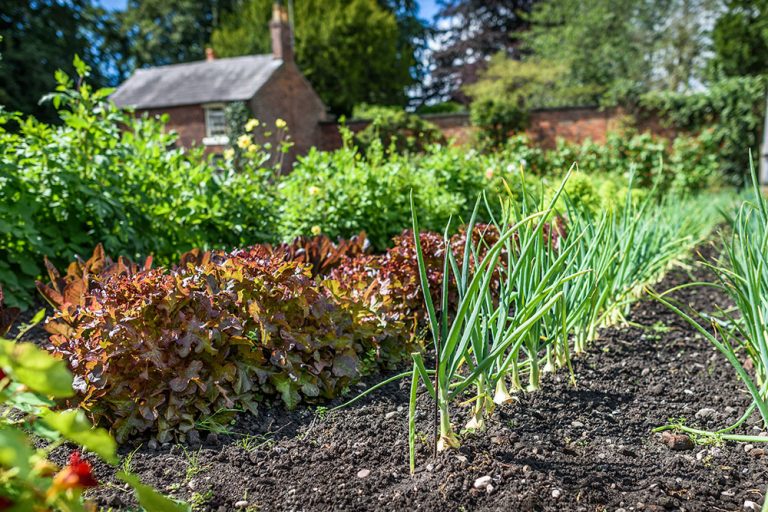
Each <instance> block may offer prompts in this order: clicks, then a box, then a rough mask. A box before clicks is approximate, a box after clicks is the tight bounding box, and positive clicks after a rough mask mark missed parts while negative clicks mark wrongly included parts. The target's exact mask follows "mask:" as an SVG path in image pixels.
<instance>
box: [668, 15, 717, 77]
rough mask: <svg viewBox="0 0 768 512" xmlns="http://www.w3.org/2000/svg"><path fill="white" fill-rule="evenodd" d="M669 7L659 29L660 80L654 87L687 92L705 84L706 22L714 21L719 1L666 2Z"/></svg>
mask: <svg viewBox="0 0 768 512" xmlns="http://www.w3.org/2000/svg"><path fill="white" fill-rule="evenodd" d="M665 1H666V2H667V3H668V5H667V6H666V9H663V8H662V10H665V11H666V13H665V14H664V15H663V16H662V17H661V23H660V24H659V25H658V27H657V31H658V33H659V38H658V41H657V43H656V49H655V52H654V53H653V63H654V66H655V68H656V75H657V76H658V79H657V80H656V81H655V83H654V84H653V87H654V88H656V89H661V90H669V91H686V90H688V89H690V88H691V87H692V86H693V85H695V84H696V83H701V82H702V81H703V80H704V75H705V72H706V68H707V64H708V58H709V55H710V52H709V51H708V50H709V48H710V46H711V30H710V29H709V28H708V26H707V20H710V19H712V18H713V17H714V13H715V10H716V9H717V8H718V4H719V0H665ZM662 7H663V6H662Z"/></svg>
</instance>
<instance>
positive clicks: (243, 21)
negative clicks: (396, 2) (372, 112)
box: [211, 0, 415, 115]
mask: <svg viewBox="0 0 768 512" xmlns="http://www.w3.org/2000/svg"><path fill="white" fill-rule="evenodd" d="M270 14H271V1H269V0H243V1H242V3H240V4H238V6H237V7H236V8H235V9H234V10H233V11H231V13H230V14H225V15H224V16H223V17H222V22H221V25H220V26H219V27H218V28H217V29H216V30H214V31H213V33H212V36H211V43H212V45H213V48H214V50H215V51H216V53H217V54H218V55H220V56H222V57H227V56H235V55H245V54H251V53H266V52H268V51H269V29H268V26H267V23H268V21H269V18H270ZM294 24H295V41H296V43H295V44H296V48H295V54H296V61H297V64H298V66H299V67H300V68H301V70H302V72H303V73H304V75H305V76H306V77H307V79H308V80H309V81H310V83H311V84H312V86H313V87H314V88H315V90H316V91H317V92H318V94H319V95H320V97H321V98H322V99H323V101H324V102H325V103H326V105H328V106H329V107H330V108H331V111H332V112H334V113H335V114H346V115H348V114H350V113H351V112H352V109H353V107H354V106H355V104H357V103H371V104H380V105H404V104H405V102H406V101H407V97H406V94H405V91H406V87H408V86H409V85H410V84H411V83H412V82H413V77H412V75H411V69H412V67H413V66H414V64H415V60H414V55H413V49H412V48H406V49H405V50H404V49H403V46H402V45H403V42H402V40H401V34H400V30H399V27H398V23H397V17H396V16H395V14H394V13H393V12H391V11H389V10H387V9H384V8H382V7H381V6H380V5H379V4H378V3H377V1H376V0H351V1H345V0H306V1H302V2H297V3H296V4H295V13H294Z"/></svg>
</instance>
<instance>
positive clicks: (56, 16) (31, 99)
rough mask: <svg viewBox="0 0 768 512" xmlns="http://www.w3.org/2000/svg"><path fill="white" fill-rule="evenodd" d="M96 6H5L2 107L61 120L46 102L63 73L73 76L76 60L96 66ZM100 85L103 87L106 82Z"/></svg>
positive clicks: (53, 2) (0, 16) (46, 1)
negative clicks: (93, 25) (59, 73)
mask: <svg viewBox="0 0 768 512" xmlns="http://www.w3.org/2000/svg"><path fill="white" fill-rule="evenodd" d="M91 9H92V6H91V3H90V0H66V1H61V0H38V1H35V2H30V1H27V0H3V5H2V8H0V37H1V38H2V41H0V54H2V59H0V105H4V106H5V107H6V108H7V109H9V110H18V111H21V112H24V113H25V114H32V115H35V116H37V117H38V118H40V119H42V120H45V121H52V120H54V119H55V115H54V114H55V113H54V112H53V109H51V108H50V106H49V105H40V104H39V101H40V98H41V97H42V96H43V95H45V94H47V93H48V92H50V91H52V90H53V88H54V87H55V86H56V81H55V80H54V78H53V74H54V72H55V71H56V70H57V69H63V70H65V71H67V72H69V73H72V72H73V68H72V56H73V55H74V54H79V55H80V57H81V58H83V60H85V61H86V62H87V63H89V64H92V63H93V60H94V57H95V56H94V54H93V52H92V50H93V48H92V46H91V44H90V40H89V22H90V10H91ZM94 79H95V80H96V81H99V79H100V77H98V76H95V77H94Z"/></svg>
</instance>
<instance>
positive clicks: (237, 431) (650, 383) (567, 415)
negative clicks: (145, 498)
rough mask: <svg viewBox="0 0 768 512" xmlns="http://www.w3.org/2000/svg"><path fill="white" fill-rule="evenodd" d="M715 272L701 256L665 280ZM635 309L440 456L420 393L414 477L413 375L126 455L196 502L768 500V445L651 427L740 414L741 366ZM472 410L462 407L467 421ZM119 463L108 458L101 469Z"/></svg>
mask: <svg viewBox="0 0 768 512" xmlns="http://www.w3.org/2000/svg"><path fill="white" fill-rule="evenodd" d="M707 252H711V250H708V251H707ZM713 278H714V277H713V275H712V274H711V273H710V272H709V271H708V270H707V269H705V268H704V267H703V266H702V265H701V264H700V263H698V264H696V265H694V266H693V267H692V269H691V270H690V271H687V270H683V269H676V270H673V271H672V272H670V273H669V274H668V275H667V277H666V278H665V279H664V281H662V282H661V283H659V284H658V285H657V286H656V289H659V290H665V289H668V288H671V287H673V286H676V285H678V284H682V283H685V282H689V281H695V280H702V279H705V280H712V279H713ZM675 295H676V298H677V299H678V300H680V301H682V302H684V303H688V304H690V305H692V306H693V307H694V308H695V309H697V310H703V311H711V310H713V308H715V307H716V306H718V305H719V306H725V305H727V302H728V299H727V298H726V296H725V295H724V294H722V293H720V292H719V291H717V290H714V289H710V288H703V289H702V288H689V289H683V290H680V291H678V292H676V294H675ZM629 320H630V322H631V325H630V326H626V327H613V328H607V329H604V330H602V331H601V333H600V337H599V339H598V340H597V341H596V342H595V343H594V345H593V346H592V347H591V348H590V349H589V350H588V352H587V353H586V354H584V355H582V356H580V357H578V358H576V359H575V360H574V365H575V368H574V370H575V374H576V378H577V380H578V382H577V386H576V387H573V386H572V385H571V383H570V380H569V376H568V373H567V372H559V373H556V374H554V375H548V376H546V377H545V385H546V388H547V390H546V392H538V393H533V394H520V395H519V397H520V402H519V403H517V404H508V405H503V406H500V407H498V408H497V409H496V412H495V413H494V415H493V416H492V419H491V420H490V421H489V422H488V430H487V431H486V432H483V433H479V434H476V435H467V436H462V446H461V448H460V450H459V451H452V450H451V451H447V452H443V453H440V454H439V455H438V457H437V458H435V459H433V458H431V443H430V442H427V441H428V439H430V438H431V435H432V434H431V432H432V417H431V413H429V412H428V411H431V406H430V405H429V404H430V403H431V400H428V397H427V396H426V394H422V395H421V396H420V406H419V411H420V412H419V415H418V416H417V432H418V434H417V439H419V440H420V441H418V442H417V450H418V453H417V466H416V474H415V476H413V477H412V476H410V475H409V468H408V444H407V437H406V432H407V429H408V426H407V414H408V400H409V390H408V388H409V383H408V382H407V380H403V381H400V382H399V383H392V384H389V385H387V386H386V387H384V388H382V389H380V390H378V391H375V392H374V393H372V394H371V395H369V396H367V397H365V398H364V399H363V400H361V401H360V402H357V403H355V404H353V405H350V406H349V407H347V408H344V409H340V410H338V411H333V412H325V409H317V408H314V407H311V408H310V407H300V408H299V409H297V410H295V411H292V412H289V411H285V410H283V409H280V408H270V409H264V412H263V413H262V414H261V415H260V416H258V417H253V416H250V415H248V416H246V415H244V416H243V417H242V418H240V420H239V421H237V422H236V423H235V424H233V425H231V433H230V434H224V433H219V434H218V435H216V434H212V435H209V436H208V438H207V439H206V440H205V443H204V444H203V446H202V447H199V450H196V449H195V447H184V448H182V447H181V446H180V445H172V444H165V445H160V446H157V445H156V444H155V443H153V442H144V443H143V444H141V445H139V446H138V448H137V449H136V447H135V445H134V446H133V447H131V446H130V445H126V446H124V447H123V452H124V453H125V454H128V453H130V452H131V450H133V449H136V451H135V453H133V454H132V455H131V458H130V466H131V468H132V470H133V471H134V472H136V473H137V474H138V475H140V476H141V478H142V480H143V481H145V482H146V483H149V484H151V485H153V486H155V488H157V489H159V490H161V491H165V492H166V493H169V494H171V495H175V496H177V497H181V498H185V499H186V500H188V501H190V502H192V503H196V504H197V508H198V509H199V510H233V509H236V508H241V509H243V510H415V509H421V510H498V509H501V508H503V509H506V510H585V511H591V510H619V509H624V510H670V509H671V510H742V509H744V510H758V509H759V507H760V505H759V504H760V503H761V502H762V501H763V492H764V490H765V485H766V482H767V481H768V469H767V468H766V467H765V460H764V459H765V452H764V451H763V449H762V448H760V447H757V448H754V447H750V445H746V446H745V445H744V444H735V443H724V444H721V445H715V444H705V445H693V444H690V445H687V446H686V443H685V442H683V443H682V445H683V446H679V447H682V448H685V449H682V450H673V449H671V448H670V447H669V446H668V445H667V443H666V441H668V439H666V438H665V437H663V436H662V434H658V433H652V429H653V428H654V427H657V426H659V425H662V424H664V423H666V422H667V421H668V419H669V418H670V417H675V418H680V417H684V418H687V424H688V425H697V426H701V427H704V428H710V429H711V428H717V427H719V426H721V425H724V424H730V423H732V422H733V421H735V420H736V419H738V416H739V415H740V414H741V413H742V411H743V410H744V409H745V408H746V407H747V406H748V405H749V397H748V396H747V395H746V394H744V393H734V392H733V390H734V389H741V385H740V383H739V382H738V381H737V379H736V377H735V376H734V373H733V372H732V371H731V369H730V368H729V367H728V366H727V365H724V364H722V356H720V355H719V354H717V353H716V352H715V351H714V350H713V348H712V347H711V346H710V345H709V344H708V343H707V342H706V341H704V340H703V339H701V338H700V337H699V336H698V335H697V333H696V331H695V330H694V329H693V328H691V327H690V326H689V325H688V324H687V323H686V322H684V321H683V320H682V319H680V318H679V317H678V316H677V315H675V314H674V313H672V312H670V311H669V310H667V309H666V308H665V307H664V306H662V305H661V304H658V303H656V302H653V301H649V300H643V301H640V302H638V303H636V304H635V305H634V306H633V308H632V311H631V316H630V319H629ZM379 380H381V379H380V378H377V379H370V380H369V381H368V382H369V383H376V382H378V381H379ZM359 389H361V388H360V387H358V388H355V389H353V390H352V392H353V393H354V392H355V391H357V390H359ZM335 403H341V401H338V400H337V402H335ZM469 413H470V407H469V406H467V407H463V408H459V409H457V410H455V411H454V414H455V415H456V418H457V420H459V421H457V423H458V424H463V421H461V420H466V419H467V418H468V417H469ZM752 420H754V421H752ZM759 423H760V421H759V417H758V415H757V413H755V414H754V415H753V418H751V420H750V421H748V422H747V423H746V424H745V425H743V426H742V427H741V428H740V429H739V432H741V433H750V434H753V435H755V434H756V433H757V431H759V430H760V428H759V427H757V426H756V427H754V428H755V430H753V427H752V425H758V424H759ZM67 453H68V452H65V451H64V450H62V451H61V455H60V456H61V458H62V459H63V458H64V457H65V456H66V454H67ZM113 472H114V470H111V469H109V468H108V466H106V465H97V466H96V474H97V476H98V477H100V479H102V480H103V481H107V482H108V481H111V479H112V476H111V473H113ZM486 477H489V478H486ZM90 496H91V497H92V498H93V499H95V500H96V501H97V502H98V503H100V504H101V505H103V506H105V507H112V509H113V510H115V509H119V510H122V509H124V508H130V507H131V506H132V505H134V504H135V503H134V502H132V497H131V494H130V493H128V491H124V490H123V489H122V488H121V487H118V486H117V485H115V486H110V485H107V486H105V487H102V488H100V489H95V490H94V491H92V493H91V494H90ZM751 507H754V508H751Z"/></svg>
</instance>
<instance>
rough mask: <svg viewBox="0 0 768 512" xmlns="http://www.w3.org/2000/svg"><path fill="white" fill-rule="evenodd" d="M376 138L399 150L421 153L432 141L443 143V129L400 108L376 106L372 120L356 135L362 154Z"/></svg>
mask: <svg viewBox="0 0 768 512" xmlns="http://www.w3.org/2000/svg"><path fill="white" fill-rule="evenodd" d="M374 141H376V142H378V143H380V144H381V145H382V146H383V147H385V148H388V149H392V150H394V151H395V152H397V153H400V154H403V153H421V152H423V151H425V150H426V148H427V147H429V146H431V145H433V144H444V143H445V137H443V132H441V131H440V129H439V128H438V127H437V126H435V125H434V124H432V123H430V122H429V121H426V120H424V119H422V118H421V117H420V116H419V115H417V114H412V113H410V112H406V111H404V110H399V109H377V110H376V111H375V116H374V117H373V119H372V121H371V123H370V124H369V125H368V126H366V127H365V129H363V130H362V131H360V132H359V133H357V134H356V135H355V144H357V146H358V147H359V148H360V149H361V151H362V152H363V153H365V152H367V151H368V150H369V149H370V148H371V147H372V145H373V143H374Z"/></svg>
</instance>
